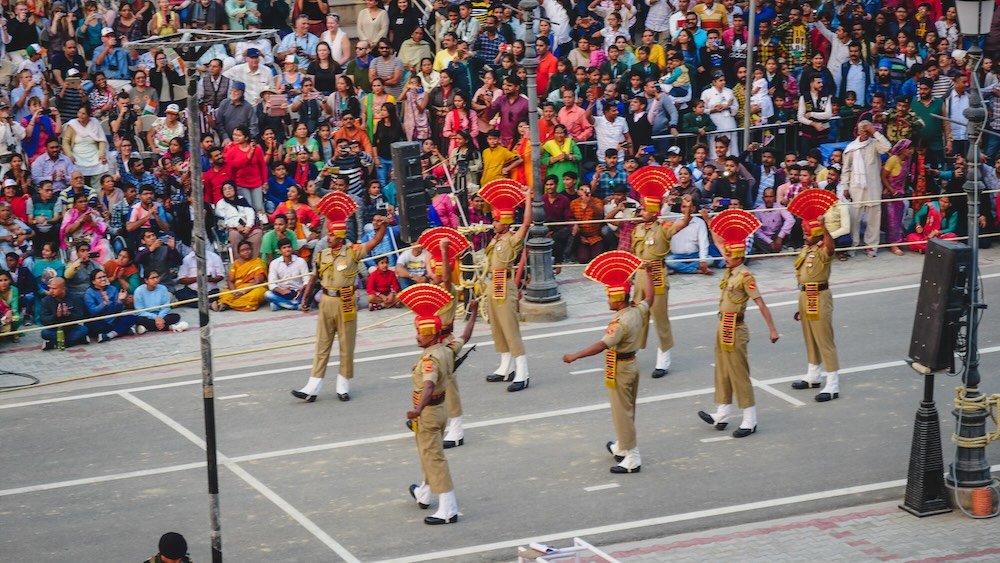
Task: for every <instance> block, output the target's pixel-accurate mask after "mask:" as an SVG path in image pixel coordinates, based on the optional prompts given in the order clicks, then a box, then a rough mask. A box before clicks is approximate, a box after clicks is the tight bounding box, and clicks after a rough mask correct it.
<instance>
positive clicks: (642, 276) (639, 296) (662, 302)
mask: <svg viewBox="0 0 1000 563" xmlns="http://www.w3.org/2000/svg"><path fill="white" fill-rule="evenodd" d="M647 275H648V274H647V273H646V270H639V271H637V272H636V273H635V302H636V303H639V302H640V301H642V300H643V299H645V298H646V276H647ZM663 275H667V274H666V273H664V274H663ZM669 296H670V286H667V287H665V288H663V295H657V296H656V297H654V298H653V306H652V307H650V309H649V318H650V319H651V320H652V321H653V322H654V323H656V336H657V337H658V338H659V341H658V342H659V343H658V344H657V348H659V349H660V350H663V351H667V350H670V349H672V348H673V347H674V333H673V331H672V330H671V329H670V315H669V313H668V311H667V301H668V297H669ZM648 335H649V324H648V323H647V324H646V326H644V327H643V328H642V338H641V339H640V340H639V341H640V342H641V343H642V347H643V348H645V347H646V337H647V336H648Z"/></svg>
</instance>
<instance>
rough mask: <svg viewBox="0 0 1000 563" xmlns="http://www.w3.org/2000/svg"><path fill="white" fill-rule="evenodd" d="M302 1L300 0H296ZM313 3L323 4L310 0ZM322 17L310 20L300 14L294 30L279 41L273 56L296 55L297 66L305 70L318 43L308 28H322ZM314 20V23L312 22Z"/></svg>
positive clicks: (280, 57)
mask: <svg viewBox="0 0 1000 563" xmlns="http://www.w3.org/2000/svg"><path fill="white" fill-rule="evenodd" d="M298 1H299V2H302V0H298ZM311 1H312V2H313V3H314V4H317V5H318V4H325V3H323V2H319V1H317V0H311ZM323 21H324V20H323V19H316V20H313V21H310V18H309V17H308V16H306V15H304V14H300V15H299V17H298V18H297V19H296V20H295V31H294V32H292V33H289V34H288V35H286V36H285V37H284V38H283V39H282V40H281V43H279V44H278V48H277V49H278V50H277V52H276V53H275V57H276V58H278V59H280V60H285V57H287V56H288V55H296V56H297V57H298V59H299V61H298V62H299V66H300V67H301V68H302V69H303V70H305V68H306V67H307V66H309V61H311V60H313V59H315V58H316V47H317V45H319V37H317V36H316V35H314V34H313V33H312V32H311V31H310V28H311V26H315V27H312V29H315V30H316V31H319V30H320V29H322V28H323ZM313 22H315V23H313Z"/></svg>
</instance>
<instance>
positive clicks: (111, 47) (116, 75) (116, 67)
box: [94, 27, 130, 91]
mask: <svg viewBox="0 0 1000 563" xmlns="http://www.w3.org/2000/svg"><path fill="white" fill-rule="evenodd" d="M128 64H129V60H128V53H126V52H125V49H122V48H121V47H119V46H118V38H117V37H116V36H115V30H113V29H111V28H110V27H105V28H104V29H102V30H101V44H100V46H98V47H97V48H96V49H94V71H95V72H100V73H104V76H105V77H106V78H107V79H108V83H109V84H110V85H111V88H112V89H114V90H115V91H118V90H121V89H122V88H123V87H124V86H125V85H126V84H128V81H129V78H130V74H129V70H128Z"/></svg>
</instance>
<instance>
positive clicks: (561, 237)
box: [542, 170, 573, 273]
mask: <svg viewBox="0 0 1000 563" xmlns="http://www.w3.org/2000/svg"><path fill="white" fill-rule="evenodd" d="M550 172H551V170H550ZM559 181H560V178H558V177H557V176H555V175H554V174H550V175H548V176H546V177H545V195H544V196H542V206H543V207H544V209H545V222H546V223H562V222H568V221H572V220H573V214H572V213H571V211H570V201H569V198H567V197H566V196H565V195H563V194H561V193H559V188H560V187H561V186H560V185H559ZM548 230H549V232H548V233H547V234H546V236H547V237H549V238H551V239H552V257H553V260H555V263H556V264H557V265H559V264H563V263H565V261H566V252H567V251H568V250H569V240H570V234H571V233H572V230H573V227H572V226H571V225H555V226H549V227H548ZM557 273H558V272H557Z"/></svg>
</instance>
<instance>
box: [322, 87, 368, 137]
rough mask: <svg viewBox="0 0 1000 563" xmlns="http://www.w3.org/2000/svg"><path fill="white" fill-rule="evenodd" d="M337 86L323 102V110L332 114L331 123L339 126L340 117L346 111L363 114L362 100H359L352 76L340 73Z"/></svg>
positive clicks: (352, 113)
mask: <svg viewBox="0 0 1000 563" xmlns="http://www.w3.org/2000/svg"><path fill="white" fill-rule="evenodd" d="M336 86H337V89H336V90H334V91H333V93H332V94H330V96H329V97H327V98H326V100H325V101H324V102H323V111H325V112H326V113H328V114H330V123H331V124H333V125H334V126H339V125H340V118H341V116H343V115H344V114H345V113H349V114H351V115H361V101H360V100H358V96H357V91H356V90H355V88H354V81H353V80H351V77H350V76H347V75H346V74H341V75H338V76H337V82H336Z"/></svg>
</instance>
